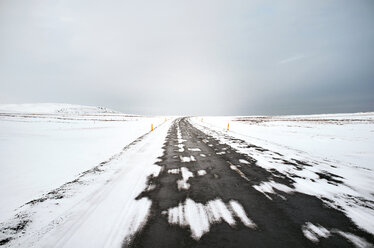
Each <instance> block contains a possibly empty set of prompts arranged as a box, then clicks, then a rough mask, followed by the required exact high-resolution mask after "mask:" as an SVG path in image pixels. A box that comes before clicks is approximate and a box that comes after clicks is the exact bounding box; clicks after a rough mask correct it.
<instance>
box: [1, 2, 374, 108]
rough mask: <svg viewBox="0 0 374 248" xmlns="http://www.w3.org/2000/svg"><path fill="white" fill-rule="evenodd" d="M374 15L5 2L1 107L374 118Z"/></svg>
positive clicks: (341, 6)
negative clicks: (367, 114) (367, 113)
mask: <svg viewBox="0 0 374 248" xmlns="http://www.w3.org/2000/svg"><path fill="white" fill-rule="evenodd" d="M373 13H374V4H373V1H371V0H363V1H359V2H357V1H349V0H343V3H342V2H341V0H332V1H324V0H317V1H313V2H307V1H298V2H295V1H291V0H286V1H285V2H282V3H281V2H279V1H266V2H264V1H259V0H255V1H244V0H234V1H230V2H227V1H224V0H214V1H213V0H207V1H197V0H192V1H171V0H166V1H158V2H154V1H122V0H112V1H111V2H110V4H108V3H107V2H102V1H97V0H91V1H87V0H83V1H74V0H66V1H59V2H56V1H40V0H20V1H12V0H4V1H1V4H0V18H1V20H0V35H1V37H2V38H1V39H0V87H1V93H0V94H1V97H0V101H1V102H3V103H10V102H14V103H22V102H69V103H77V104H88V105H103V106H107V107H110V108H113V109H118V110H121V111H123V112H131V113H139V114H192V115H198V114H240V115H244V114H267V113H276V114H282V113H290V112H292V113H309V112H314V111H319V112H323V111H324V109H325V110H326V111H327V110H330V109H331V108H329V104H334V106H337V107H336V111H344V110H345V109H346V107H345V106H347V105H350V104H351V105H352V106H356V107H354V108H350V109H355V110H357V111H361V110H362V109H370V108H373V107H374V106H373V105H374V99H373V100H370V97H369V98H368V97H365V100H363V98H362V97H361V98H360V95H361V96H362V95H365V96H366V95H367V94H369V95H372V96H373V95H374V85H373V84H372V80H373V78H374V71H373V70H372V68H371V67H372V65H373V64H374V45H373V44H374V29H373V28H372V23H374V14H373ZM286 65H287V66H286ZM352 88H354V89H355V95H354V97H353V98H347V97H346V96H347V94H348V93H349V92H350V91H351V90H352ZM326 89H328V90H329V92H331V94H334V95H333V96H332V97H331V96H329V95H326V94H321V92H325V91H326ZM331 94H330V95H331ZM291 97H292V99H291ZM315 99H320V101H318V102H319V103H320V104H318V106H317V105H316V106H315V107H314V105H310V104H307V103H310V102H313V103H315V101H314V100H315ZM329 99H334V102H331V100H329ZM343 103H344V104H343ZM269 106H271V108H269ZM339 106H342V107H341V110H339ZM287 110H289V111H287Z"/></svg>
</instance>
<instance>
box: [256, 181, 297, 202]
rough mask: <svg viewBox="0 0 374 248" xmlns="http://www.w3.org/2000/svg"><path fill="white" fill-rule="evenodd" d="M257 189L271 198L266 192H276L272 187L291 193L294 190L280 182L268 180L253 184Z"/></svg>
mask: <svg viewBox="0 0 374 248" xmlns="http://www.w3.org/2000/svg"><path fill="white" fill-rule="evenodd" d="M253 188H255V189H256V190H257V191H259V192H261V193H263V194H264V195H265V196H266V197H267V198H269V199H270V200H272V198H271V197H270V196H269V195H268V194H276V193H275V191H274V189H277V190H279V191H283V192H285V193H292V192H294V191H295V190H294V189H292V188H290V187H288V186H286V185H284V184H281V183H276V182H274V181H269V182H262V183H261V184H259V185H255V186H253Z"/></svg>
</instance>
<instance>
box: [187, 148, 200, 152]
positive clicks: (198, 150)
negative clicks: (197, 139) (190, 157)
mask: <svg viewBox="0 0 374 248" xmlns="http://www.w3.org/2000/svg"><path fill="white" fill-rule="evenodd" d="M188 150H189V151H191V152H201V150H200V148H188Z"/></svg>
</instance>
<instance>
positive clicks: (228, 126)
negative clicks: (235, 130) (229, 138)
mask: <svg viewBox="0 0 374 248" xmlns="http://www.w3.org/2000/svg"><path fill="white" fill-rule="evenodd" d="M229 129H230V123H229V122H228V123H227V131H229Z"/></svg>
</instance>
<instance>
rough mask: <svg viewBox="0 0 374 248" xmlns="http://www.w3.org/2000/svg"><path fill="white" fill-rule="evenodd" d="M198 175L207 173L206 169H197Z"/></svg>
mask: <svg viewBox="0 0 374 248" xmlns="http://www.w3.org/2000/svg"><path fill="white" fill-rule="evenodd" d="M197 175H199V176H204V175H206V170H198V171H197Z"/></svg>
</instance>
